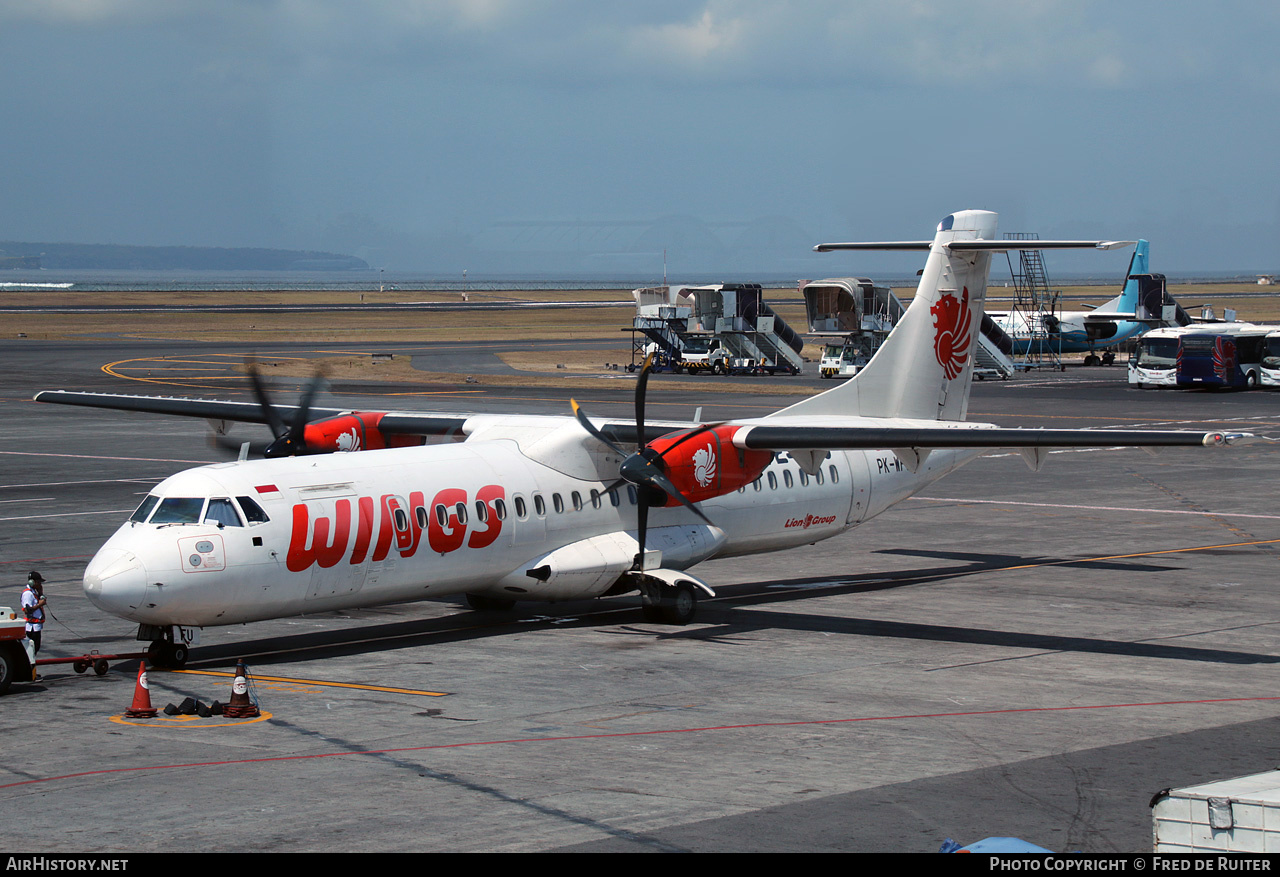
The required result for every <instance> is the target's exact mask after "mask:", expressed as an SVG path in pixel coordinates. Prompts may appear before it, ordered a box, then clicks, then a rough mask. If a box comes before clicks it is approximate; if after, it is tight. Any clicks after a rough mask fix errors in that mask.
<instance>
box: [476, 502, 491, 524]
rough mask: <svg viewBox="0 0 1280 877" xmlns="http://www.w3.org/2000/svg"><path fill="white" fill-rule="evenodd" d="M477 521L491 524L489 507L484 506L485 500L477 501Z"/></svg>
mask: <svg viewBox="0 0 1280 877" xmlns="http://www.w3.org/2000/svg"><path fill="white" fill-rule="evenodd" d="M476 520H477V521H479V522H480V523H482V524H487V523H488V522H489V507H488V506H487V505H485V504H484V500H480V499H478V500H476Z"/></svg>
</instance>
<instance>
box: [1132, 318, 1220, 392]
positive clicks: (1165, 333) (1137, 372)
mask: <svg viewBox="0 0 1280 877" xmlns="http://www.w3.org/2000/svg"><path fill="white" fill-rule="evenodd" d="M1203 328H1204V327H1203V326H1165V327H1163V328H1160V329H1152V330H1151V331H1150V332H1148V333H1147V334H1145V335H1143V336H1142V337H1141V338H1139V339H1138V340H1137V341H1136V342H1134V348H1133V353H1131V354H1130V355H1129V386H1131V387H1137V388H1139V389H1146V388H1147V387H1176V386H1177V385H1178V339H1180V338H1181V337H1182V336H1183V335H1186V334H1187V333H1188V332H1198V331H1201V330H1202V329H1203Z"/></svg>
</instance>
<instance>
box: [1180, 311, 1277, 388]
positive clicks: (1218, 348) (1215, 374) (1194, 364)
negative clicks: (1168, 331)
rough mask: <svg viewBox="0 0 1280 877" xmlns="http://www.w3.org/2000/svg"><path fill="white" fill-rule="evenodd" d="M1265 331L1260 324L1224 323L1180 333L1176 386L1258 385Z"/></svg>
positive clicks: (1264, 344) (1246, 386)
mask: <svg viewBox="0 0 1280 877" xmlns="http://www.w3.org/2000/svg"><path fill="white" fill-rule="evenodd" d="M1267 332H1268V330H1267V328H1266V327H1261V326H1252V325H1248V324H1232V325H1225V324H1224V325H1222V326H1215V327H1212V328H1209V327H1200V331H1198V332H1187V333H1185V334H1183V335H1182V336H1181V337H1180V338H1179V339H1178V386H1179V387H1244V388H1245V389H1248V390H1252V389H1255V388H1257V387H1258V386H1260V385H1261V383H1262V359H1263V357H1264V356H1265V351H1266V342H1267Z"/></svg>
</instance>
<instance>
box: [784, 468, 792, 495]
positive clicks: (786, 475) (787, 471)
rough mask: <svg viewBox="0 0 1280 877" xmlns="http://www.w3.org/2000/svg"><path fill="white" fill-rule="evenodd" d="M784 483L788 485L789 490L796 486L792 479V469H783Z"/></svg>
mask: <svg viewBox="0 0 1280 877" xmlns="http://www.w3.org/2000/svg"><path fill="white" fill-rule="evenodd" d="M782 483H783V484H785V485H786V486H787V490H790V489H791V488H792V487H795V483H794V482H793V481H792V480H791V470H790V469H784V470H783V471H782Z"/></svg>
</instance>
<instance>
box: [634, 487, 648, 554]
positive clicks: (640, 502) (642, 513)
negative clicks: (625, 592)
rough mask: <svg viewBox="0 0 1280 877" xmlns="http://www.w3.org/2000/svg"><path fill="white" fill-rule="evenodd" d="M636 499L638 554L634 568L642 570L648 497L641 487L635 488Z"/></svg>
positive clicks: (646, 530)
mask: <svg viewBox="0 0 1280 877" xmlns="http://www.w3.org/2000/svg"><path fill="white" fill-rule="evenodd" d="M636 492H637V493H638V494H639V496H638V497H636V501H637V502H636V530H637V531H638V532H637V534H636V540H637V542H639V546H640V547H639V553H637V554H636V562H635V568H636V569H638V570H643V569H644V540H645V534H646V533H647V532H648V529H649V497H648V494H647V492H646V491H645V489H644V488H643V487H641V488H637V491H636Z"/></svg>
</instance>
